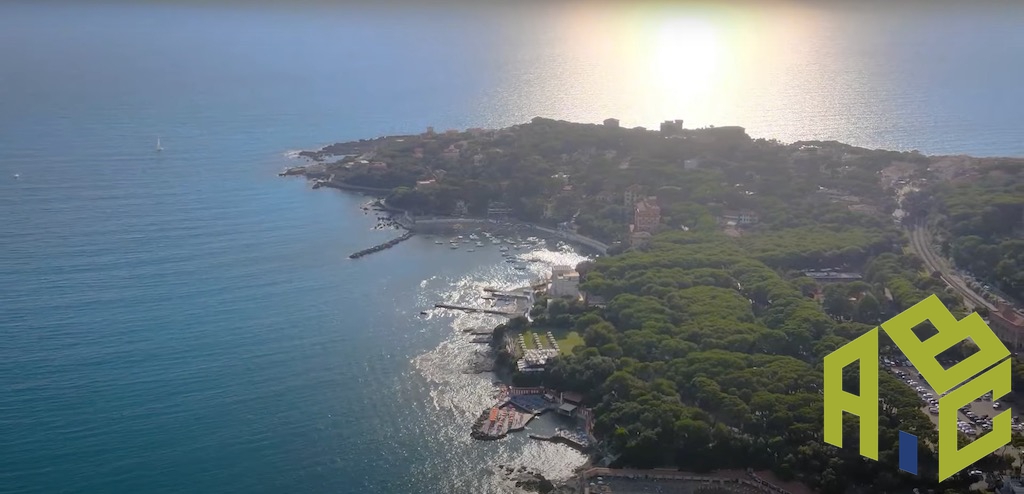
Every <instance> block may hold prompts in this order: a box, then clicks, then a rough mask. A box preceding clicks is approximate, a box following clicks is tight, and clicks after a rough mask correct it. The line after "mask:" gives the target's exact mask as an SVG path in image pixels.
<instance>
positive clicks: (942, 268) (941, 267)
mask: <svg viewBox="0 0 1024 494" xmlns="http://www.w3.org/2000/svg"><path fill="white" fill-rule="evenodd" d="M908 233H909V234H910V248H911V249H913V250H914V252H916V253H917V255H918V256H919V257H920V258H921V259H922V260H923V261H924V263H925V265H926V266H928V270H929V271H931V272H935V271H938V272H939V273H941V274H942V280H943V281H945V282H946V284H947V285H949V286H951V287H953V289H954V290H956V291H957V292H958V293H960V295H961V296H963V298H964V302H965V303H966V305H968V309H971V310H974V309H975V308H977V307H986V308H988V310H990V311H996V310H997V309H996V306H995V305H992V303H991V302H989V301H988V300H985V299H984V298H983V297H982V296H981V295H978V294H977V293H976V292H975V291H974V290H971V289H970V287H968V286H967V283H966V282H964V280H963V279H961V278H960V277H959V276H957V275H956V274H954V273H953V272H952V270H951V269H949V267H948V266H947V265H946V263H945V262H943V258H942V256H941V255H939V254H938V253H936V252H935V251H934V250H933V249H932V234H931V232H930V231H928V229H927V228H926V227H924V226H921V225H915V226H912V227H911V228H910V229H909V231H908Z"/></svg>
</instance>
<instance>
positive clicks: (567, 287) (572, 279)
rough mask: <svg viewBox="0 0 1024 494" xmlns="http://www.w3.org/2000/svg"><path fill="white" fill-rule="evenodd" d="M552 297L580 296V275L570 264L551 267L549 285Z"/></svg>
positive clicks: (549, 292)
mask: <svg viewBox="0 0 1024 494" xmlns="http://www.w3.org/2000/svg"><path fill="white" fill-rule="evenodd" d="M548 295H550V296H551V297H570V298H579V297H580V275H579V273H577V272H576V270H575V269H573V268H571V267H569V266H554V267H552V268H551V283H550V284H549V285H548Z"/></svg>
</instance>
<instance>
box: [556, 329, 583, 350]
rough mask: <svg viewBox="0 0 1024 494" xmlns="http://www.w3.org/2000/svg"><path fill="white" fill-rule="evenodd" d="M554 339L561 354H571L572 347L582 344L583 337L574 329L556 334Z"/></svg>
mask: <svg viewBox="0 0 1024 494" xmlns="http://www.w3.org/2000/svg"><path fill="white" fill-rule="evenodd" d="M555 339H556V340H557V341H558V350H559V352H560V353H561V354H562V355H570V354H572V349H573V348H574V347H576V346H578V345H582V344H583V337H582V336H580V334H579V333H577V332H575V331H570V332H569V333H568V334H564V335H556V336H555Z"/></svg>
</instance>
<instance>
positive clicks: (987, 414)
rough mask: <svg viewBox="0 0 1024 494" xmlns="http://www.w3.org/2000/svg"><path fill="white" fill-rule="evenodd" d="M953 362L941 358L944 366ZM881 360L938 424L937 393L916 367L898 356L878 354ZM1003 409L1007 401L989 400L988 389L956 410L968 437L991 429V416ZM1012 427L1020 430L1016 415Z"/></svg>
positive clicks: (1022, 428)
mask: <svg viewBox="0 0 1024 494" xmlns="http://www.w3.org/2000/svg"><path fill="white" fill-rule="evenodd" d="M956 363H957V361H949V362H943V364H945V365H947V366H949V365H955V364H956ZM881 364H882V366H883V368H885V369H886V370H888V371H889V372H890V373H891V374H893V375H894V376H895V377H896V378H897V379H900V380H902V381H903V382H904V383H906V384H907V385H908V386H910V388H911V389H913V390H914V391H916V392H917V395H918V396H919V397H920V398H921V410H922V411H923V412H924V413H925V414H927V415H928V417H929V418H931V420H932V422H933V423H934V424H936V426H938V423H939V409H938V400H939V397H940V395H939V394H938V393H936V392H935V390H934V389H932V387H931V386H929V385H928V383H927V382H925V380H924V379H922V378H921V376H920V374H919V373H918V372H917V369H915V368H914V367H913V366H912V365H910V362H909V361H906V360H903V359H902V357H896V358H892V357H882V358H881ZM1007 409H1009V406H1008V405H1004V404H1003V403H1001V402H999V401H998V400H996V401H993V400H992V396H991V393H989V394H988V395H986V396H984V397H981V398H978V399H976V400H975V401H973V402H971V403H970V404H968V405H967V406H965V407H963V408H961V409H960V411H959V412H958V413H957V422H958V425H959V428H960V431H961V432H963V433H964V434H966V435H968V436H969V437H973V438H977V437H978V436H980V435H982V434H984V433H985V432H988V431H990V430H992V417H995V416H996V415H997V414H998V413H999V412H1001V411H1003V410H1007ZM1009 413H1013V412H1012V411H1011V412H1009ZM1013 430H1014V431H1015V432H1018V433H1020V432H1022V431H1024V424H1021V423H1020V421H1019V420H1018V419H1017V417H1016V416H1014V417H1013Z"/></svg>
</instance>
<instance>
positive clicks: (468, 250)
mask: <svg viewBox="0 0 1024 494" xmlns="http://www.w3.org/2000/svg"><path fill="white" fill-rule="evenodd" d="M466 252H476V249H466Z"/></svg>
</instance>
